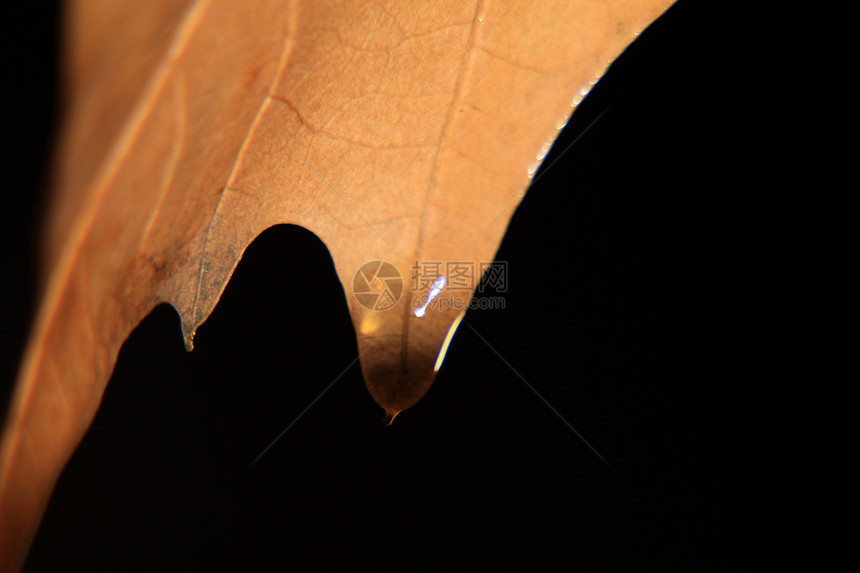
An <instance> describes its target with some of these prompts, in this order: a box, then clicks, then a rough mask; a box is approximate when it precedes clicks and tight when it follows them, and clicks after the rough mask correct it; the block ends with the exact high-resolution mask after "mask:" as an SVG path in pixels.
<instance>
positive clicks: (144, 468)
mask: <svg viewBox="0 0 860 573" xmlns="http://www.w3.org/2000/svg"><path fill="white" fill-rule="evenodd" d="M708 4H709V3H705V2H698V3H696V2H688V1H685V0H681V1H680V2H679V3H678V4H677V5H676V6H674V7H673V8H671V9H670V10H669V11H668V13H667V14H666V15H664V16H663V17H662V18H661V19H660V20H659V21H658V22H657V23H655V24H654V25H653V26H652V27H651V28H649V29H648V30H647V31H646V32H645V33H644V34H643V35H642V37H641V38H640V39H639V40H637V41H636V42H635V43H634V44H633V46H632V47H631V48H630V49H629V50H628V51H627V52H626V53H625V54H624V55H623V56H622V57H621V58H620V59H619V60H618V61H617V62H616V63H615V64H614V65H613V66H612V68H611V69H610V71H609V73H608V74H607V75H606V76H605V77H604V78H603V79H602V80H601V82H600V83H599V84H598V86H597V87H596V88H595V89H594V90H593V91H592V93H591V94H590V95H589V96H588V98H586V100H585V102H584V103H583V104H582V105H581V106H580V108H579V109H578V111H577V112H576V114H575V115H574V117H573V118H572V120H571V122H570V123H569V124H568V126H567V128H565V130H564V132H563V133H562V136H561V138H560V139H559V140H558V142H557V143H556V145H555V147H554V149H553V151H552V153H551V154H550V156H549V157H548V159H547V160H546V161H545V162H544V166H543V167H544V168H546V167H547V166H548V165H550V164H552V163H553V162H554V161H555V159H556V158H557V157H558V156H559V153H560V152H561V151H562V150H563V149H565V148H566V147H567V146H568V144H569V143H571V142H572V141H574V140H575V139H576V138H577V137H579V136H580V135H581V138H580V139H579V140H578V141H577V143H576V144H575V145H574V146H573V147H572V149H571V150H570V151H568V152H567V153H566V154H564V155H563V157H561V159H559V160H558V161H557V162H555V163H554V164H553V167H552V168H551V169H549V170H546V169H544V170H545V173H543V172H542V174H541V175H540V178H539V181H537V183H536V184H535V185H534V186H533V187H532V188H531V189H530V190H529V192H528V195H527V197H526V199H525V200H524V201H523V204H522V206H521V207H520V208H519V210H518V211H517V213H516V215H515V217H514V218H513V220H512V222H511V224H510V228H509V231H508V234H507V236H506V237H505V240H504V242H503V244H502V247H501V249H500V251H499V253H498V256H497V259H498V260H504V261H507V262H508V265H509V278H510V285H509V286H510V288H509V290H508V292H507V293H505V294H504V296H505V300H506V308H505V309H504V310H501V311H500V310H496V311H471V312H470V313H469V314H468V315H467V318H466V325H461V327H460V329H459V332H458V334H457V336H456V338H455V342H454V344H453V345H452V347H451V349H450V352H449V354H448V357H447V359H446V362H445V365H444V367H443V369H442V371H441V373H440V375H439V377H438V378H437V381H436V383H435V384H434V386H433V387H432V388H431V390H430V391H429V393H428V394H427V396H426V397H425V398H424V399H423V400H422V401H421V402H420V403H419V404H418V405H416V406H415V407H413V408H412V409H410V410H408V411H407V412H405V413H403V414H402V415H401V416H400V417H399V418H398V419H397V421H396V422H395V423H394V424H393V425H392V426H391V427H384V426H383V425H382V424H381V419H382V411H381V409H379V407H378V406H376V405H375V403H374V402H373V400H372V399H371V398H370V396H369V394H368V393H367V391H366V390H365V388H364V386H363V382H362V380H361V375H360V372H359V370H358V368H357V367H353V368H352V369H350V370H349V371H348V372H347V373H346V374H345V375H344V376H343V377H342V378H341V379H340V380H339V381H338V382H337V383H336V384H335V385H334V386H333V387H332V388H331V390H330V391H329V392H328V393H326V394H325V396H323V397H322V398H321V399H320V400H319V401H318V402H317V403H316V404H315V405H314V406H313V407H312V408H311V409H310V410H309V411H308V412H307V413H306V414H305V415H304V416H303V417H302V418H301V420H299V422H298V423H296V424H295V425H294V426H293V427H292V428H291V429H290V430H289V431H288V432H287V433H286V434H285V435H284V436H283V438H281V439H280V440H279V441H278V442H277V444H276V445H275V446H274V447H273V448H272V449H271V450H270V451H269V452H268V453H267V454H266V455H265V456H264V457H263V458H262V459H261V460H260V462H259V463H257V464H256V465H254V466H253V467H249V464H250V462H251V461H252V460H253V459H254V458H255V457H256V456H257V455H258V454H259V453H260V451H261V450H263V448H265V447H266V446H267V445H268V444H269V443H270V441H271V440H272V439H274V438H275V437H276V436H277V435H278V434H279V433H280V432H281V431H282V430H283V429H284V428H285V427H286V426H287V424H289V423H290V422H291V421H292V420H293V419H294V418H295V417H296V416H297V415H299V414H300V413H301V412H302V411H303V410H304V409H305V408H306V406H307V405H308V404H309V403H310V402H311V401H313V400H314V399H315V398H316V397H317V396H318V395H319V393H320V392H321V391H322V390H323V389H324V388H325V387H326V386H327V385H328V384H329V383H330V382H331V381H332V380H333V379H334V378H335V377H336V376H338V374H340V373H341V371H342V370H343V369H344V368H345V367H346V366H347V365H349V364H350V363H351V362H352V361H353V359H354V358H355V355H356V346H355V338H354V333H353V331H352V327H351V323H350V320H349V316H348V313H347V307H346V301H345V296H344V292H343V289H342V287H341V285H340V283H339V281H338V279H337V277H336V275H335V273H334V270H333V267H332V263H331V260H330V257H329V255H328V252H327V251H326V249H325V246H324V245H323V244H321V243H320V242H319V240H318V239H316V237H315V236H313V235H312V234H311V233H309V232H307V231H304V230H302V229H299V228H295V227H279V228H275V229H271V230H269V231H267V232H265V233H264V234H263V235H262V236H261V237H260V238H259V239H258V240H256V241H255V242H254V243H253V244H252V245H251V247H250V248H249V249H248V251H247V253H246V255H245V257H244V259H243V261H242V263H241V264H240V266H239V268H238V270H237V272H236V274H235V275H234V277H233V279H232V280H231V282H230V284H229V285H228V287H227V290H226V292H225V294H224V296H223V298H222V300H221V302H220V303H219V305H218V306H217V308H216V309H215V311H214V313H213V314H212V316H211V318H210V319H209V320H208V321H207V322H206V323H205V324H204V325H203V326H202V327H201V328H200V330H199V332H198V334H197V337H196V339H195V346H196V349H195V351H194V352H193V353H191V354H187V353H186V352H185V351H184V350H183V346H182V342H181V336H180V329H179V321H178V318H177V316H176V314H175V312H174V311H173V309H171V308H170V307H166V306H164V307H160V308H158V309H156V310H155V311H154V312H153V313H152V314H151V315H150V316H149V317H148V318H147V319H146V320H145V321H144V322H143V323H142V324H141V326H140V327H139V328H138V329H137V330H136V331H135V332H134V333H133V334H132V336H131V338H130V339H129V341H128V342H127V343H126V344H125V346H124V347H123V350H122V352H121V354H120V358H119V361H118V364H117V366H116V370H115V372H114V375H113V378H112V379H111V382H110V384H109V386H108V390H107V392H106V394H105V397H104V401H103V404H102V407H101V409H100V411H99V413H98V415H97V417H96V419H95V421H94V422H93V425H92V428H91V430H90V432H89V433H88V435H87V436H86V438H85V439H84V441H83V443H82V444H81V446H80V448H79V449H78V451H77V452H76V453H75V455H74V456H73V458H72V460H71V461H70V463H69V464H68V466H67V468H66V470H65V472H64V473H63V475H62V477H61V479H60V481H59V483H58V485H57V488H56V491H55V493H54V496H53V498H52V500H51V503H50V506H49V508H48V511H47V513H46V515H45V518H44V521H43V524H42V527H41V529H40V531H39V534H38V536H37V538H36V541H35V543H34V545H33V548H32V551H31V555H30V557H29V560H28V563H27V566H26V568H25V570H26V571H29V572H37V571H150V570H169V571H174V570H176V571H186V570H189V571H193V570H287V569H292V570H305V569H314V570H344V569H346V570H352V569H359V568H366V567H374V568H378V569H382V570H385V569H393V568H395V567H397V568H400V569H401V570H402V569H405V570H412V569H425V568H427V569H431V568H432V569H438V568H439V567H442V566H446V567H449V568H453V569H455V570H457V569H466V568H469V569H477V570H483V569H492V570H531V569H533V568H535V567H545V568H548V569H550V570H560V569H573V568H576V569H578V570H585V571H589V570H630V569H638V570H653V569H657V568H664V567H668V568H669V569H670V570H673V569H674V570H697V571H705V570H734V571H737V570H767V569H771V568H779V566H780V565H781V564H782V563H783V561H784V560H785V559H786V558H787V553H786V548H785V547H784V546H783V537H784V535H785V534H786V528H787V525H786V523H785V521H784V520H783V513H784V512H785V509H784V506H785V502H784V500H783V498H782V489H781V487H780V486H779V484H780V482H781V481H782V479H783V475H782V474H781V472H780V471H779V470H778V467H779V465H780V464H779V463H778V462H779V460H780V459H781V448H780V447H779V446H778V445H777V444H778V437H777V433H778V432H777V428H778V427H779V424H777V423H776V421H775V420H776V418H775V416H776V413H777V411H778V410H779V408H778V407H777V406H776V405H775V403H774V396H775V390H774V380H773V375H772V374H768V371H769V370H768V365H767V360H768V357H769V349H768V348H767V345H766V341H767V340H768V337H769V330H770V329H773V328H774V327H773V324H772V323H770V322H769V320H768V319H769V316H768V312H769V310H768V309H769V308H770V307H769V304H768V302H767V301H768V300H769V299H768V293H767V292H766V291H767V289H766V288H765V286H764V285H765V284H766V281H765V280H764V279H765V275H766V272H767V269H766V268H765V267H766V265H765V263H764V262H763V261H764V257H763V253H764V252H766V248H765V246H764V244H765V243H766V241H763V240H762V237H761V236H760V235H762V234H764V231H762V230H761V229H762V228H763V224H762V218H761V217H762V216H761V210H762V206H763V205H764V203H765V200H764V199H763V196H762V192H763V184H762V183H761V181H762V174H761V173H759V172H757V171H756V170H755V169H756V166H757V162H756V158H755V157H754V154H755V145H754V144H752V143H750V142H754V141H755V140H756V139H757V138H762V137H764V134H762V133H761V132H760V131H758V130H759V128H758V126H757V125H756V124H755V122H753V121H751V120H750V114H749V113H748V112H747V108H748V107H749V106H751V105H753V104H752V103H751V102H753V101H755V99H756V97H755V96H756V92H757V91H758V90H760V89H762V88H761V86H757V85H755V83H750V82H746V81H745V77H746V76H745V75H744V70H743V66H742V65H741V64H740V63H739V62H741V61H749V58H739V57H737V56H736V55H735V52H734V51H733V50H731V49H729V46H730V45H731V44H734V43H736V42H737V41H738V38H737V37H736V36H734V35H733V32H731V31H730V30H727V29H726V28H723V27H721V26H720V25H718V24H717V22H720V21H722V14H720V13H719V9H716V8H714V5H715V3H710V6H708ZM28 10H29V11H27V12H22V13H19V14H10V15H9V16H8V17H7V19H6V28H7V33H6V34H5V35H4V43H7V44H8V46H5V48H4V55H5V56H4V62H5V65H7V66H9V69H8V70H6V71H4V74H3V77H4V79H5V81H6V82H8V84H7V85H8V86H9V89H6V90H5V93H4V99H5V98H8V101H7V102H6V103H5V105H4V110H5V111H4V113H5V114H6V115H7V120H8V123H7V124H6V125H8V127H6V128H5V134H4V135H5V140H6V142H7V143H11V144H12V145H11V147H12V152H11V153H8V154H7V155H6V156H5V157H4V160H5V161H7V162H8V165H7V166H6V167H5V169H4V178H5V181H6V187H7V188H6V190H5V191H4V192H3V193H2V194H0V196H2V198H0V200H1V201H2V220H0V223H2V229H0V232H2V240H3V245H4V254H3V256H4V265H3V272H4V283H5V292H4V320H3V322H2V324H1V325H0V336H2V340H0V343H2V347H3V351H2V362H0V376H2V378H0V379H2V382H3V384H5V386H4V388H5V390H6V393H5V396H4V398H6V399H8V392H9V391H10V388H11V381H12V380H13V379H14V375H15V371H16V368H17V364H18V360H19V359H20V353H21V350H22V348H23V344H24V342H25V337H26V331H27V327H28V325H29V321H30V317H31V314H32V309H33V308H34V285H35V274H34V273H35V265H34V263H33V257H34V253H35V244H36V243H35V238H36V236H37V224H38V213H39V212H40V204H41V201H42V200H43V198H44V196H45V191H44V185H45V183H46V175H47V173H46V168H47V165H48V159H49V155H48V154H49V152H50V142H51V138H52V135H53V129H54V126H55V118H56V112H57V109H58V99H57V77H56V73H57V61H56V53H57V52H58V49H59V47H58V34H57V30H58V19H57V14H56V9H55V8H54V9H53V10H48V9H46V11H45V12H44V13H43V12H39V11H38V9H36V8H31V9H28ZM604 111H606V113H605V114H604V115H603V116H602V117H601V118H600V119H599V120H598V121H597V122H596V123H595V124H594V125H593V127H591V128H590V129H587V130H586V127H587V126H588V125H589V124H591V123H592V121H594V120H595V118H597V117H598V116H599V115H600V114H601V113H602V112H604ZM584 131H585V133H584V134H583V132H584ZM753 229H757V231H753ZM469 326H471V327H472V328H469ZM472 329H474V330H472ZM475 331H477V332H479V333H480V334H481V335H482V336H483V337H484V338H485V339H486V341H487V342H489V344H491V345H492V347H493V348H495V349H496V350H497V351H498V352H499V353H500V354H501V355H502V356H504V357H505V359H506V360H507V361H508V362H509V363H510V364H511V365H512V366H513V367H514V368H515V369H516V371H517V372H518V373H519V374H520V375H521V376H522V377H523V378H525V380H527V381H528V382H529V383H530V384H531V385H532V386H534V387H535V388H536V389H537V390H538V391H539V392H540V393H541V394H542V395H543V397H544V398H545V399H546V400H547V401H548V402H549V403H550V404H552V406H553V407H554V408H555V409H556V410H558V412H559V413H560V414H561V415H562V416H564V418H565V419H566V420H567V421H569V422H570V423H571V424H572V425H573V426H574V427H576V428H577V430H578V431H579V432H581V433H582V435H583V436H584V437H585V438H586V439H587V440H588V441H589V442H590V443H591V444H592V445H593V446H594V447H595V448H596V449H597V450H598V451H599V452H600V453H601V454H602V455H603V456H604V457H605V458H606V459H607V460H608V461H609V464H611V465H610V466H607V465H605V464H604V463H603V462H601V461H600V459H598V457H597V456H595V454H594V453H593V452H592V451H590V450H589V449H588V447H587V446H586V445H584V444H583V442H582V441H580V439H579V438H578V437H577V436H576V435H575V434H574V433H573V432H571V431H570V430H569V429H568V428H567V427H566V425H565V424H564V423H563V422H562V421H561V420H559V419H558V418H557V417H556V416H555V414H553V412H552V411H551V409H550V408H548V407H547V406H546V405H545V404H544V403H543V402H542V401H541V400H540V399H539V398H538V397H537V396H536V395H535V394H534V393H532V391H531V390H530V389H529V388H528V386H527V385H526V384H524V383H523V381H522V380H521V379H520V378H519V376H518V375H517V374H516V373H515V372H513V371H512V370H511V369H510V368H509V367H508V366H507V365H506V364H505V363H504V362H503V361H502V360H500V359H499V357H498V356H497V355H496V354H495V353H494V352H493V350H491V349H490V348H489V347H488V346H487V345H486V344H485V343H484V341H482V340H481V339H480V338H479V337H478V336H477V335H476V334H475Z"/></svg>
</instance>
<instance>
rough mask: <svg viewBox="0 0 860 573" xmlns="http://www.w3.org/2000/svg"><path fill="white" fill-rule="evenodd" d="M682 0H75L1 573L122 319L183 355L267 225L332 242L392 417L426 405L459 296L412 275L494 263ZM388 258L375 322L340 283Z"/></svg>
mask: <svg viewBox="0 0 860 573" xmlns="http://www.w3.org/2000/svg"><path fill="white" fill-rule="evenodd" d="M670 3H671V2H669V1H668V0H615V1H598V0H578V1H542V2H490V1H485V2H462V1H459V0H437V1H435V2H361V1H356V0H353V1H325V2H304V3H299V2H296V1H287V2H285V1H283V0H277V1H275V0H257V1H256V2H254V3H253V8H252V7H251V4H252V3H236V2H228V1H219V0H198V1H191V0H184V1H172V2H167V1H164V2H148V3H146V6H145V9H143V7H142V6H141V5H140V4H139V3H133V2H128V1H126V2H118V1H116V0H89V1H87V2H73V3H72V4H71V5H70V6H69V8H68V12H67V19H68V22H67V25H68V32H69V37H68V51H67V62H66V64H67V65H66V68H67V73H68V78H69V84H70V85H69V89H70V91H69V93H68V108H69V115H68V121H67V125H66V128H65V131H64V134H63V138H62V141H61V145H60V151H61V153H60V155H59V158H60V161H59V163H58V167H57V185H56V190H55V192H56V193H55V197H54V204H53V207H52V210H51V212H50V217H49V225H47V227H46V234H47V240H46V249H45V256H44V261H43V270H44V276H46V277H47V278H46V281H45V288H44V293H43V297H42V301H41V306H40V311H39V314H38V317H37V321H36V324H35V327H34V330H33V333H32V335H31V338H30V343H29V346H28V350H27V352H26V355H25V358H24V362H23V365H22V369H21V373H20V377H19V379H18V381H17V386H16V390H15V394H14V396H13V402H12V408H11V410H10V415H9V417H8V420H7V425H6V428H5V430H4V433H3V438H2V450H0V472H2V473H0V540H2V541H0V571H10V570H15V569H16V568H18V567H20V565H21V563H22V561H23V556H24V555H25V553H26V547H27V545H28V543H29V542H30V540H31V538H32V536H33V534H34V532H35V529H36V527H37V524H38V521H39V519H40V517H41V514H42V512H43V510H44V507H45V505H46V503H47V500H48V497H49V495H50V491H51V489H52V488H53V485H54V483H55V481H56V479H57V477H58V476H59V473H60V471H61V470H62V468H63V466H64V464H65V463H66V461H67V460H68V458H69V456H70V455H71V453H72V451H73V450H74V448H75V447H76V445H77V444H78V442H79V441H80V439H81V437H82V436H83V434H84V432H85V431H86V429H87V427H88V426H89V424H90V422H91V420H92V418H93V416H94V414H95V412H96V410H97V409H98V406H99V402H100V400H101V396H102V393H103V391H104V388H105V385H106V383H107V381H108V379H109V377H110V373H111V371H112V369H113V366H114V363H115V360H116V357H117V354H118V352H119V349H120V346H121V345H122V343H123V341H124V340H125V339H126V338H127V336H128V335H129V333H130V332H131V330H132V329H133V328H134V327H135V326H136V325H137V324H138V323H139V322H140V321H141V320H142V319H143V318H144V317H145V316H146V315H147V314H148V313H149V312H150V311H151V309H152V308H153V307H154V306H155V305H157V304H159V303H161V302H168V303H170V304H172V305H173V306H174V307H175V308H176V310H177V311H178V313H179V315H180V316H181V321H182V329H183V333H184V336H185V340H186V345H187V347H188V348H189V349H190V348H191V346H192V341H193V337H194V332H195V330H196V329H197V328H198V327H199V326H200V325H201V324H202V323H203V322H204V321H205V320H206V318H207V317H208V316H209V314H210V313H211V312H212V309H213V307H214V306H215V304H216V303H217V301H218V299H219V297H220V295H221V293H222V292H223V290H224V287H225V285H226V283H227V281H228V280H229V278H230V275H231V274H232V272H233V270H234V269H235V268H236V265H237V264H238V262H239V259H240V258H241V256H242V253H243V251H244V250H245V248H246V247H247V245H248V244H249V243H250V242H251V241H252V240H253V239H254V238H255V237H256V236H257V235H258V234H259V233H261V232H262V231H263V230H265V229H266V228H268V227H270V226H272V225H276V224H281V223H292V224H297V225H301V226H303V227H306V228H307V229H309V230H311V231H312V232H314V233H316V234H317V235H318V236H319V237H320V238H321V239H322V240H323V241H324V242H325V244H326V245H327V246H328V248H329V251H330V253H331V256H332V259H333V261H334V264H335V267H336V270H337V273H338V276H339V277H340V279H341V281H342V283H343V284H344V286H345V289H346V291H347V294H348V296H347V298H348V301H349V308H350V313H351V315H352V320H353V324H354V326H355V329H356V336H357V341H358V348H359V351H360V356H361V367H362V372H363V374H364V378H365V381H366V383H367V386H368V389H369V390H370V392H371V394H372V395H373V397H374V399H375V400H376V401H377V402H378V403H379V404H380V406H382V407H383V408H384V409H385V410H386V414H387V416H388V419H389V420H390V419H392V418H393V416H395V415H397V413H399V412H400V411H402V410H404V409H406V408H408V407H409V406H411V405H412V404H414V403H415V402H416V401H417V400H419V399H420V398H421V396H422V395H423V394H424V393H425V392H426V391H427V389H428V387H429V386H430V384H431V383H432V381H433V377H434V363H435V362H436V359H437V355H438V353H439V349H440V346H441V345H442V342H443V339H444V338H445V336H446V334H447V332H448V330H449V327H450V326H451V324H452V323H453V321H454V320H455V318H456V316H457V315H458V314H459V312H460V309H457V308H449V309H433V310H431V311H429V312H427V314H426V315H425V316H424V317H422V318H418V317H416V316H415V315H414V314H413V313H412V310H413V309H414V305H416V304H418V303H419V302H420V297H422V296H426V294H427V288H426V285H425V288H423V289H417V290H415V291H413V289H411V288H409V286H410V285H409V279H410V274H411V269H412V267H413V265H414V264H415V262H416V261H443V262H444V261H470V262H473V263H475V264H479V263H480V262H484V261H491V260H492V259H493V256H494V254H495V251H496V249H497V248H498V245H499V242H500V239H501V237H502V234H503V233H504V230H505V228H506V224H507V221H508V219H509V218H510V216H511V214H512V212H513V210H514V209H515V207H516V206H517V204H518V203H519V200H520V198H521V197H522V195H523V193H524V191H525V189H526V188H527V187H528V184H529V181H530V179H529V177H530V173H533V172H534V170H535V169H536V167H537V165H538V164H539V163H540V160H541V159H542V157H543V156H544V155H545V154H546V151H547V150H548V148H549V146H550V145H551V143H552V142H553V141H554V139H555V137H556V135H557V134H558V132H559V130H560V129H561V127H562V126H563V125H564V123H565V122H566V120H567V118H568V116H569V115H570V113H571V112H572V111H573V109H574V107H575V105H576V104H577V103H578V102H579V101H581V99H582V96H584V95H585V93H587V91H588V89H589V87H590V86H591V85H593V83H594V82H595V81H596V80H597V79H598V78H599V77H600V75H601V74H602V73H603V72H604V70H605V68H606V67H607V66H608V65H609V63H610V62H611V61H612V60H613V59H614V58H615V57H617V56H618V54H619V53H620V52H621V51H622V50H623V49H624V48H625V47H626V46H627V44H629V42H630V41H632V40H633V39H634V37H635V34H636V33H638V32H639V31H641V30H642V29H643V28H644V27H645V26H647V25H648V24H649V23H650V22H651V21H653V20H654V19H655V18H656V17H657V16H658V15H659V14H660V13H662V11H663V10H665V9H666V8H667V7H668V5H669V4H670ZM571 23H573V24H571ZM285 256H287V257H288V254H287V255H285ZM374 260H383V261H387V262H389V263H391V264H393V265H394V266H395V267H396V268H397V269H399V271H400V273H401V274H402V275H403V278H404V282H405V283H406V284H405V287H406V288H404V291H403V295H402V296H401V298H400V299H399V300H398V301H397V303H396V304H395V305H394V306H393V307H392V308H390V309H388V310H386V311H382V312H380V311H373V310H368V309H366V308H365V307H363V306H362V305H361V304H360V303H359V302H358V300H357V299H356V297H354V296H349V295H351V294H352V284H353V283H352V281H353V277H354V275H355V273H356V270H357V269H359V268H360V267H361V266H362V265H363V264H364V263H366V262H368V261H374ZM467 294H468V293H467Z"/></svg>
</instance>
